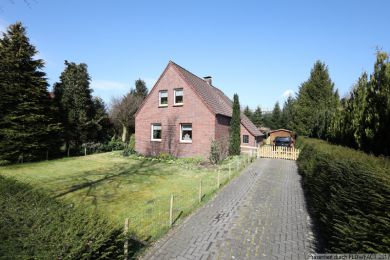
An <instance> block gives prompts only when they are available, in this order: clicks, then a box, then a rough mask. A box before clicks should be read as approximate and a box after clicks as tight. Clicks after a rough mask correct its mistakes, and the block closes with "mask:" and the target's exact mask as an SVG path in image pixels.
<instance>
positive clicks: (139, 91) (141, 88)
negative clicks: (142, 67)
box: [133, 79, 148, 99]
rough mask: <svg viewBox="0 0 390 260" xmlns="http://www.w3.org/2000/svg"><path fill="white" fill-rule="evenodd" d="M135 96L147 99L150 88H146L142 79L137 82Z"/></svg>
mask: <svg viewBox="0 0 390 260" xmlns="http://www.w3.org/2000/svg"><path fill="white" fill-rule="evenodd" d="M133 94H134V95H135V96H140V97H141V98H142V99H144V98H146V96H147V95H148V88H147V87H146V83H145V81H143V80H142V79H137V80H136V81H135V89H134V90H133Z"/></svg>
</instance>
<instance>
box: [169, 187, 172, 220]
mask: <svg viewBox="0 0 390 260" xmlns="http://www.w3.org/2000/svg"><path fill="white" fill-rule="evenodd" d="M172 224H173V194H171V206H170V208H169V226H172Z"/></svg>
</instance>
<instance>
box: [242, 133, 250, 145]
mask: <svg viewBox="0 0 390 260" xmlns="http://www.w3.org/2000/svg"><path fill="white" fill-rule="evenodd" d="M242 142H243V143H244V144H249V135H242Z"/></svg>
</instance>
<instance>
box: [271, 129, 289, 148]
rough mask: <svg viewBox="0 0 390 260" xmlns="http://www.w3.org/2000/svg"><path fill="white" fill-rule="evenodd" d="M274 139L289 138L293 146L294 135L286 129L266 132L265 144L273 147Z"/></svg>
mask: <svg viewBox="0 0 390 260" xmlns="http://www.w3.org/2000/svg"><path fill="white" fill-rule="evenodd" d="M276 137H291V139H292V142H293V144H295V134H294V132H293V131H290V130H287V129H277V130H272V131H269V132H268V138H267V139H266V144H269V145H273V144H274V140H275V138H276Z"/></svg>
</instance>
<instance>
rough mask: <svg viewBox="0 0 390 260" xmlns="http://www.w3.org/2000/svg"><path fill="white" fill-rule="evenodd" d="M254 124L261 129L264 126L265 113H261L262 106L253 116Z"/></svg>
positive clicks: (257, 108)
mask: <svg viewBox="0 0 390 260" xmlns="http://www.w3.org/2000/svg"><path fill="white" fill-rule="evenodd" d="M251 119H252V122H253V123H254V124H255V126H257V127H260V126H261V125H262V124H263V113H262V112H261V108H260V106H257V107H256V109H255V112H253V115H252V118H251Z"/></svg>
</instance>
